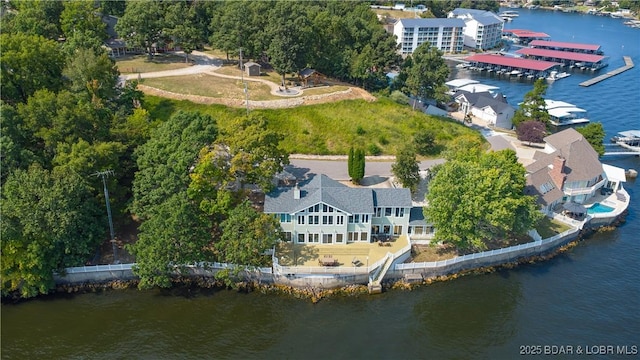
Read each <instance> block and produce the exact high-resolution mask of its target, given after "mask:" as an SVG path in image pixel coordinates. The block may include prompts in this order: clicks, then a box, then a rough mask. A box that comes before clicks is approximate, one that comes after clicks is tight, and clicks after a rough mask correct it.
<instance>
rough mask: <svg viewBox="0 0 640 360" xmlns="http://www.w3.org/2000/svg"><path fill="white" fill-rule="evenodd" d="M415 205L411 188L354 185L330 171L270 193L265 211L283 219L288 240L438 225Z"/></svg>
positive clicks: (364, 236)
mask: <svg viewBox="0 0 640 360" xmlns="http://www.w3.org/2000/svg"><path fill="white" fill-rule="evenodd" d="M419 210H420V214H417V213H416V212H415V211H412V208H411V193H410V192H409V190H408V189H393V188H387V189H371V188H351V187H348V186H346V185H343V184H341V183H339V182H337V181H335V180H333V179H331V178H329V177H328V176H326V175H312V176H311V177H310V178H309V179H306V180H303V181H299V182H298V183H297V184H296V185H295V186H289V187H278V188H276V189H275V190H274V191H272V192H270V193H268V194H266V196H265V201H264V212H265V213H267V214H273V215H274V216H276V218H277V219H278V220H279V221H280V225H281V227H282V231H283V232H284V233H285V237H286V240H287V241H293V242H294V243H297V244H347V243H352V242H371V241H374V240H375V239H376V238H377V237H378V236H380V235H384V236H400V235H406V234H409V233H410V232H413V233H415V232H419V233H420V235H422V234H426V233H428V232H430V233H433V229H432V228H430V227H428V226H427V224H426V223H425V222H424V218H420V219H413V222H412V224H411V229H410V228H409V227H410V223H411V216H412V214H414V213H415V214H414V215H416V216H417V215H419V216H421V215H422V214H421V210H422V209H421V208H419Z"/></svg>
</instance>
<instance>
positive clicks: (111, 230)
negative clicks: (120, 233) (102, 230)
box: [92, 170, 119, 264]
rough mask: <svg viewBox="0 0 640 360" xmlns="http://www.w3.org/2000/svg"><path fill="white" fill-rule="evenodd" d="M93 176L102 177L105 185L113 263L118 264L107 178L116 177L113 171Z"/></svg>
mask: <svg viewBox="0 0 640 360" xmlns="http://www.w3.org/2000/svg"><path fill="white" fill-rule="evenodd" d="M92 175H93V176H100V177H101V178H102V184H103V185H104V201H105V203H106V204H107V216H108V217H109V232H110V234H111V246H112V247H113V263H114V264H117V263H118V262H119V261H118V256H117V246H116V237H115V234H114V232H113V220H112V218H111V205H109V190H108V189H107V180H106V178H107V177H109V176H111V175H114V173H113V170H103V171H98V172H95V173H94V174H92Z"/></svg>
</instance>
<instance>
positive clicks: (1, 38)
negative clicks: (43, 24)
mask: <svg viewBox="0 0 640 360" xmlns="http://www.w3.org/2000/svg"><path fill="white" fill-rule="evenodd" d="M0 48H1V49H2V52H0V69H2V70H1V73H0V75H1V80H2V81H1V82H0V94H1V96H2V100H3V101H5V102H7V103H10V104H15V103H19V102H26V101H27V99H28V98H29V96H31V95H33V93H35V92H36V91H37V90H40V89H49V90H52V91H57V90H59V89H60V88H61V87H62V69H63V67H64V57H63V55H62V54H61V53H60V51H59V49H58V44H56V42H55V41H53V40H48V39H45V38H44V37H42V36H40V35H27V34H23V33H18V34H8V33H4V32H3V33H2V34H1V35H0Z"/></svg>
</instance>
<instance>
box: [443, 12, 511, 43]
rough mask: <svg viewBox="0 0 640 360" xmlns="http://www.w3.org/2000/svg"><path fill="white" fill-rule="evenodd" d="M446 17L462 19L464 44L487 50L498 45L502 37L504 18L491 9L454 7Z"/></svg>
mask: <svg viewBox="0 0 640 360" xmlns="http://www.w3.org/2000/svg"><path fill="white" fill-rule="evenodd" d="M448 17H449V18H457V19H462V20H463V21H464V24H465V26H464V46H467V47H470V48H472V49H479V50H487V49H492V48H494V47H496V46H498V44H499V43H500V41H501V39H502V28H503V27H504V20H502V18H500V17H499V16H498V15H496V14H495V13H493V12H491V11H486V10H477V9H463V8H456V9H454V10H453V11H451V12H450V13H449V14H448Z"/></svg>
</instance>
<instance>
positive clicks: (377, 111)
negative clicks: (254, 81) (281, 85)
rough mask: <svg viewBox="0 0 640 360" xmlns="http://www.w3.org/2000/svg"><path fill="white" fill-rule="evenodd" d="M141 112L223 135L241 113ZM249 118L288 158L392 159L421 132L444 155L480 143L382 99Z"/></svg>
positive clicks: (150, 99)
mask: <svg viewBox="0 0 640 360" xmlns="http://www.w3.org/2000/svg"><path fill="white" fill-rule="evenodd" d="M145 108H146V109H147V110H149V112H150V113H151V116H152V117H153V118H156V119H160V120H166V119H168V118H169V117H170V116H171V114H172V113H173V112H174V111H177V110H185V111H200V112H203V113H206V114H209V115H211V116H212V117H213V118H214V119H216V120H217V121H218V124H219V126H220V128H221V129H222V130H224V129H225V128H226V126H227V124H228V123H229V122H230V121H231V120H233V119H234V118H237V117H239V116H243V115H244V114H245V109H240V108H238V109H236V108H229V107H226V106H223V105H202V104H194V103H192V102H190V101H177V100H169V99H164V98H159V97H154V96H149V95H145ZM252 113H258V114H262V115H263V116H265V117H266V118H267V119H268V122H269V126H270V127H271V128H272V129H273V130H276V131H278V132H280V133H282V134H284V135H285V139H284V141H283V142H282V147H283V148H284V149H285V150H286V151H287V152H289V153H301V154H322V155H331V154H339V155H344V154H347V152H348V151H349V148H350V147H351V146H356V147H362V148H363V149H365V151H366V150H367V149H369V148H370V147H371V145H376V146H377V147H379V148H380V149H381V150H382V154H395V153H396V150H397V149H398V148H400V147H401V146H403V145H405V144H406V143H408V142H411V141H413V134H415V133H416V132H417V131H418V130H421V129H428V130H430V131H432V132H433V133H434V135H435V138H436V143H437V145H439V147H438V148H439V149H445V148H446V147H447V145H448V144H449V142H450V141H451V140H453V139H454V138H456V137H458V136H461V135H472V136H477V137H478V138H479V139H483V138H482V136H481V135H480V133H478V132H476V131H474V130H471V129H469V128H468V127H466V126H464V125H462V124H460V123H457V122H455V121H453V120H448V119H445V118H441V117H434V116H429V115H426V114H424V113H422V112H419V111H413V110H412V109H411V107H410V106H407V105H400V104H397V103H395V102H393V101H391V100H389V99H387V98H379V99H378V100H377V101H375V102H367V101H364V100H344V101H337V102H332V103H325V104H319V105H308V106H299V107H295V108H289V109H267V110H252ZM482 141H484V140H482ZM438 155H439V154H434V156H438Z"/></svg>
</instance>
